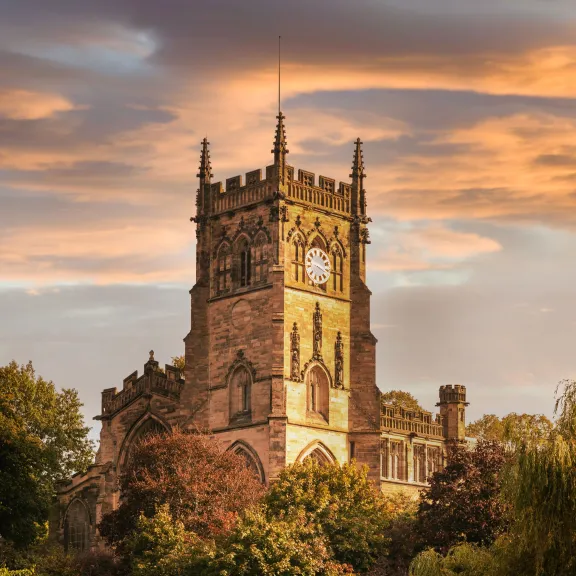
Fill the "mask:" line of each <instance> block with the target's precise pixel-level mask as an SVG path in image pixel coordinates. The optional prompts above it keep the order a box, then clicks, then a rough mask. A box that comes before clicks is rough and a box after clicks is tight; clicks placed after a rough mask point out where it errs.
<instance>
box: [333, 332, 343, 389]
mask: <svg viewBox="0 0 576 576" xmlns="http://www.w3.org/2000/svg"><path fill="white" fill-rule="evenodd" d="M334 364H335V366H334V388H341V389H344V342H342V333H341V332H338V334H337V336H336V344H335V345H334Z"/></svg>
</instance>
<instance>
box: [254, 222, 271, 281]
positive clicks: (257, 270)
mask: <svg viewBox="0 0 576 576" xmlns="http://www.w3.org/2000/svg"><path fill="white" fill-rule="evenodd" d="M267 279H268V239H267V238H266V235H265V234H264V233H263V232H261V233H260V234H258V236H256V239H255V240H254V282H255V283H259V282H266V281H267Z"/></svg>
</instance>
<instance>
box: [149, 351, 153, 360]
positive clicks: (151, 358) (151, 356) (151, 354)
mask: <svg viewBox="0 0 576 576" xmlns="http://www.w3.org/2000/svg"><path fill="white" fill-rule="evenodd" d="M148 362H154V350H150V358H149V359H148Z"/></svg>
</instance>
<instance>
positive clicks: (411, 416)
mask: <svg viewBox="0 0 576 576" xmlns="http://www.w3.org/2000/svg"><path fill="white" fill-rule="evenodd" d="M442 424H443V419H442V416H440V414H436V415H435V416H433V415H432V412H428V411H426V410H408V409H406V408H403V407H402V406H397V405H395V404H384V403H382V405H381V411H380V428H381V429H382V430H387V431H395V432H400V433H403V434H418V435H420V436H436V437H438V438H442V437H443V427H442Z"/></svg>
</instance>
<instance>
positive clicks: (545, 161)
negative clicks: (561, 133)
mask: <svg viewBox="0 0 576 576" xmlns="http://www.w3.org/2000/svg"><path fill="white" fill-rule="evenodd" d="M534 164H536V165H539V166H554V167H560V168H576V155H574V156H571V155H569V154H542V155H540V156H538V157H537V158H536V159H535V160H534Z"/></svg>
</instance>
